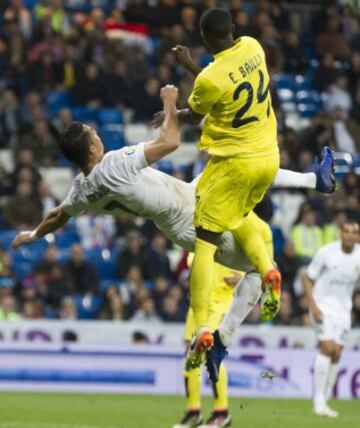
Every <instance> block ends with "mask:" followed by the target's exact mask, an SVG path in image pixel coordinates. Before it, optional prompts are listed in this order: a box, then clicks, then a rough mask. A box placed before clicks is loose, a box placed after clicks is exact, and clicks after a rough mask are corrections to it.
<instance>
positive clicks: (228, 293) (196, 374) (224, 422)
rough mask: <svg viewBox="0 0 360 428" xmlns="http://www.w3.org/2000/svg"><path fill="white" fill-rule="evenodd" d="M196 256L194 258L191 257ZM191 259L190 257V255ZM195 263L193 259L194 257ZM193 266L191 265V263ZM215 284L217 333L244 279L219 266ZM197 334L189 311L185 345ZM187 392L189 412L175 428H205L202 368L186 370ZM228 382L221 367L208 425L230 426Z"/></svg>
mask: <svg viewBox="0 0 360 428" xmlns="http://www.w3.org/2000/svg"><path fill="white" fill-rule="evenodd" d="M191 256H192V254H191ZM189 259H190V255H189ZM191 259H192V257H191ZM189 264H190V263H189ZM215 272H216V273H215V278H216V280H215V284H214V287H213V291H212V293H211V296H210V301H211V303H210V311H209V327H210V328H211V329H212V330H216V328H217V327H218V325H219V324H220V322H221V320H222V319H223V317H224V315H225V314H226V312H227V310H228V308H229V306H230V303H231V301H232V298H233V291H234V287H235V286H236V285H237V284H238V282H239V281H240V279H241V274H240V273H239V272H233V271H232V270H230V269H229V268H227V267H225V266H222V265H220V264H218V263H216V264H215ZM194 333H195V324H194V317H193V312H192V309H191V308H189V311H188V314H187V317H186V326H185V343H186V347H187V348H189V347H190V343H191V339H192V337H193V335H194ZM184 379H185V390H186V402H187V411H186V413H185V415H184V417H183V419H182V420H181V422H180V423H179V424H176V425H174V427H173V428H189V427H193V426H200V427H201V426H202V425H201V424H202V423H203V418H202V415H201V410H200V409H201V384H202V372H201V368H200V367H198V368H196V369H194V370H185V372H184ZM227 381H228V379H227V372H226V369H225V365H224V364H221V366H220V370H219V380H218V382H216V383H213V392H214V411H213V413H212V415H211V416H210V418H209V420H208V421H207V424H210V423H215V422H216V426H218V425H219V424H220V423H221V425H220V426H229V425H230V423H231V416H230V414H229V412H228V391H227V389H228V384H227V383H228V382H227Z"/></svg>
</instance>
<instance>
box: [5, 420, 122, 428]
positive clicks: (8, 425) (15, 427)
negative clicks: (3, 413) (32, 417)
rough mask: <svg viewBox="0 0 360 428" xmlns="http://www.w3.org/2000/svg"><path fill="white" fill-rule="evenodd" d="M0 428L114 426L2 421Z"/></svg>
mask: <svg viewBox="0 0 360 428" xmlns="http://www.w3.org/2000/svg"><path fill="white" fill-rule="evenodd" d="M0 428H116V427H114V426H106V427H104V426H103V427H99V426H95V425H82V424H75V425H69V424H52V423H48V422H36V423H35V422H15V421H2V422H0Z"/></svg>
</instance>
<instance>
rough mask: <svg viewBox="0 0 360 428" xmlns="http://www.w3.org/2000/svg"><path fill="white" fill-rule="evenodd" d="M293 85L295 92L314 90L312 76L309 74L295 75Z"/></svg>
mask: <svg viewBox="0 0 360 428" xmlns="http://www.w3.org/2000/svg"><path fill="white" fill-rule="evenodd" d="M295 85H296V90H297V91H310V90H312V89H314V79H313V76H311V75H309V74H297V75H296V76H295Z"/></svg>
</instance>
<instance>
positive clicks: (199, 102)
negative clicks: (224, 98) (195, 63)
mask: <svg viewBox="0 0 360 428" xmlns="http://www.w3.org/2000/svg"><path fill="white" fill-rule="evenodd" d="M220 96H221V92H220V90H219V89H218V87H217V86H215V85H214V84H213V83H212V82H211V81H210V80H209V79H207V78H206V77H204V76H201V74H200V75H199V76H198V77H197V78H196V80H195V83H194V87H193V90H192V93H191V95H190V97H189V100H188V104H189V106H190V108H191V110H192V111H194V112H195V113H198V114H202V115H203V116H205V115H206V114H208V113H209V112H210V110H211V109H212V107H213V106H214V105H215V104H216V102H217V101H218V100H219V99H220Z"/></svg>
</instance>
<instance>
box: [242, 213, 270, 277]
mask: <svg viewBox="0 0 360 428" xmlns="http://www.w3.org/2000/svg"><path fill="white" fill-rule="evenodd" d="M259 222H262V220H260V219H259V218H258V217H255V214H253V213H250V214H249V215H248V216H247V217H244V219H243V221H242V222H241V224H240V226H239V227H238V228H237V229H236V230H234V231H233V234H234V237H235V239H236V241H237V242H238V243H239V245H240V246H241V248H242V250H243V251H244V253H245V255H246V257H247V258H248V259H249V260H250V261H251V263H252V264H253V265H254V266H255V267H256V269H257V271H258V272H259V273H260V275H261V277H262V278H263V277H264V276H265V274H266V272H267V271H268V270H270V269H273V268H274V265H273V262H272V255H271V254H269V247H270V246H269V244H268V237H266V236H265V235H267V233H266V232H267V231H268V232H269V233H270V236H271V231H270V229H269V227H268V226H267V225H266V226H267V229H265V228H264V227H263V225H262V224H261V223H259ZM270 240H271V238H270Z"/></svg>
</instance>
